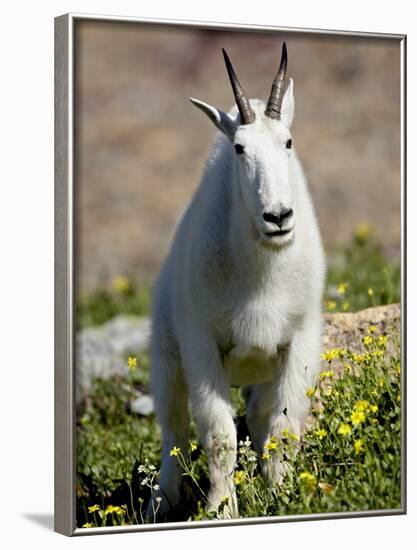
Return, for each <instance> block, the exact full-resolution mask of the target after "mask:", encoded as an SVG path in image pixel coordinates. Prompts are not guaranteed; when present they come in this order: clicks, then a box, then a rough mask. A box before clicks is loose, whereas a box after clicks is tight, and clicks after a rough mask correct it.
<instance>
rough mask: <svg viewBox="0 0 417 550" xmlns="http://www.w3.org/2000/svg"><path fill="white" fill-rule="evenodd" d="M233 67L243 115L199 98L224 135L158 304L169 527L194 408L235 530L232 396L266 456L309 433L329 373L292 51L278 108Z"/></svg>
mask: <svg viewBox="0 0 417 550" xmlns="http://www.w3.org/2000/svg"><path fill="white" fill-rule="evenodd" d="M223 55H224V59H225V63H226V68H227V72H228V75H229V79H230V82H231V85H232V89H233V93H234V97H235V100H236V106H235V107H234V108H233V109H232V110H231V111H230V112H229V113H225V112H222V111H220V110H219V109H216V108H215V107H212V106H211V105H208V104H207V103H204V102H203V101H199V100H197V99H193V98H190V100H191V102H192V103H193V104H194V105H195V106H196V107H198V108H199V109H200V110H201V111H203V113H205V114H206V115H207V116H208V117H209V118H210V120H211V121H212V122H213V123H214V125H215V126H216V127H217V128H218V129H219V130H220V133H219V134H218V136H217V138H216V140H215V143H214V147H213V150H212V152H211V155H210V157H209V160H208V162H207V166H206V169H205V172H204V175H203V178H202V181H201V184H200V186H199V188H198V189H197V191H196V193H195V195H194V197H193V198H192V200H191V203H190V204H189V206H188V208H187V209H186V211H185V213H184V215H183V217H182V219H181V221H180V223H179V225H178V227H177V231H176V235H175V238H174V241H173V243H172V246H171V250H170V252H169V255H168V257H167V259H166V261H165V263H164V265H163V268H162V270H161V273H160V275H159V278H158V281H157V284H156V286H155V290H154V303H153V330H152V341H151V363H152V370H151V389H152V393H153V396H154V399H155V407H156V414H157V419H158V421H159V423H160V425H161V428H162V439H163V441H162V445H163V451H162V468H161V477H160V489H159V492H158V493H157V494H156V495H154V496H153V498H152V499H151V501H150V503H149V508H148V514H149V513H150V514H151V515H152V509H153V510H155V508H156V502H157V503H158V517H159V518H160V519H161V518H162V519H163V518H166V517H167V516H168V515H169V513H170V512H171V511H172V510H174V509H175V508H176V507H177V506H178V504H179V500H180V484H181V471H180V468H179V465H178V459H177V458H176V457H175V456H172V453H171V450H172V449H173V447H178V448H180V449H182V450H183V452H185V453H186V452H187V447H188V438H189V421H190V417H189V405H190V408H191V413H192V415H193V418H194V420H195V422H196V424H197V428H198V432H199V436H200V438H201V442H202V445H203V447H204V449H205V452H206V455H207V460H208V468H209V477H210V491H209V494H208V502H207V509H208V510H209V511H211V510H217V509H218V507H219V504H220V503H221V502H222V500H223V499H224V498H225V497H227V501H226V502H227V504H226V506H225V507H224V509H223V515H224V517H238V509H237V502H236V494H235V489H234V483H233V471H234V468H235V462H236V450H237V441H236V428H235V424H234V420H233V410H232V406H231V402H230V395H229V394H230V386H231V385H241V386H246V388H245V391H244V394H245V396H246V400H247V403H246V409H247V412H246V418H247V425H248V428H249V431H250V434H251V439H252V442H253V444H254V447H255V450H256V451H257V452H258V453H260V454H262V452H263V449H264V445H265V443H266V442H267V441H268V439H269V438H270V437H272V436H275V437H277V438H280V437H282V431H283V430H284V429H286V428H288V429H289V430H291V432H294V433H296V434H299V433H300V430H301V428H302V425H303V421H304V420H305V417H306V415H307V412H308V408H309V400H308V398H307V396H306V390H307V389H308V387H310V386H311V385H312V384H314V382H315V379H316V377H317V375H318V372H319V360H320V359H319V357H320V346H321V298H322V289H323V280H324V273H325V259H324V254H323V249H322V244H321V238H320V233H319V229H318V225H317V221H316V217H315V213H314V210H313V205H312V201H311V197H310V194H309V191H308V188H307V184H306V180H305V177H304V175H303V172H302V168H301V165H300V162H299V160H298V158H297V155H296V153H295V150H294V146H293V141H292V137H291V133H290V128H291V123H292V120H293V116H294V97H293V81H292V80H291V79H290V80H289V83H288V85H287V87H286V89H285V91H284V84H285V74H286V69H287V50H286V45H285V43H284V44H283V47H282V55H281V63H280V67H279V70H278V73H277V75H276V77H275V79H274V81H273V85H272V89H271V94H270V97H269V99H268V102H267V104H266V105H265V103H264V102H262V101H260V100H257V99H251V100H249V99H248V98H247V96H246V95H245V93H244V92H243V89H242V87H241V85H240V83H239V81H238V79H237V77H236V74H235V72H234V69H233V66H232V64H231V62H230V60H229V57H228V55H227V53H226V52H225V51H224V50H223ZM174 454H175V453H174ZM261 462H262V461H261ZM264 462H265V461H264ZM268 463H269V466H268V468H267V469H266V468H265V472H263V473H264V474H265V475H266V476H267V477H268V479H269V481H270V482H271V483H279V482H280V480H281V479H282V476H283V474H284V472H285V464H283V463H281V462H280V461H279V460H278V459H277V458H273V459H272V464H271V461H268ZM266 470H268V471H266ZM156 497H158V498H157V501H156V500H155V499H156Z"/></svg>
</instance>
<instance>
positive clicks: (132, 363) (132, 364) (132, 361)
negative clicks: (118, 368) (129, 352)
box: [127, 357, 138, 372]
mask: <svg viewBox="0 0 417 550" xmlns="http://www.w3.org/2000/svg"><path fill="white" fill-rule="evenodd" d="M137 364H138V360H137V358H136V357H128V358H127V368H128V369H129V371H130V372H133V371H134V370H136V367H137Z"/></svg>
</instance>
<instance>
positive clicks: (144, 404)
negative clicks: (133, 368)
mask: <svg viewBox="0 0 417 550" xmlns="http://www.w3.org/2000/svg"><path fill="white" fill-rule="evenodd" d="M137 393H138V397H136V399H134V400H133V401H131V403H130V410H131V411H132V412H134V413H136V414H140V415H141V416H149V415H150V414H152V413H153V412H154V410H155V408H154V403H153V399H152V397H151V396H150V395H146V394H144V393H142V392H139V391H138V392H137Z"/></svg>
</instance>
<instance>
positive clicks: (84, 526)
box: [83, 522, 94, 529]
mask: <svg viewBox="0 0 417 550" xmlns="http://www.w3.org/2000/svg"><path fill="white" fill-rule="evenodd" d="M91 527H94V523H90V522H87V523H84V525H83V528H84V529H90V528H91Z"/></svg>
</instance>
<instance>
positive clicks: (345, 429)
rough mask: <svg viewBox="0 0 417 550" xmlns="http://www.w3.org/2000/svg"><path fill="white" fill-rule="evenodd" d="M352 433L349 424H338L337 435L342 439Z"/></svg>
mask: <svg viewBox="0 0 417 550" xmlns="http://www.w3.org/2000/svg"><path fill="white" fill-rule="evenodd" d="M351 432H352V428H351V427H350V426H349V424H340V426H339V429H338V430H337V433H338V434H339V435H341V436H343V437H347V436H348V435H349V434H350V433H351Z"/></svg>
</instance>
